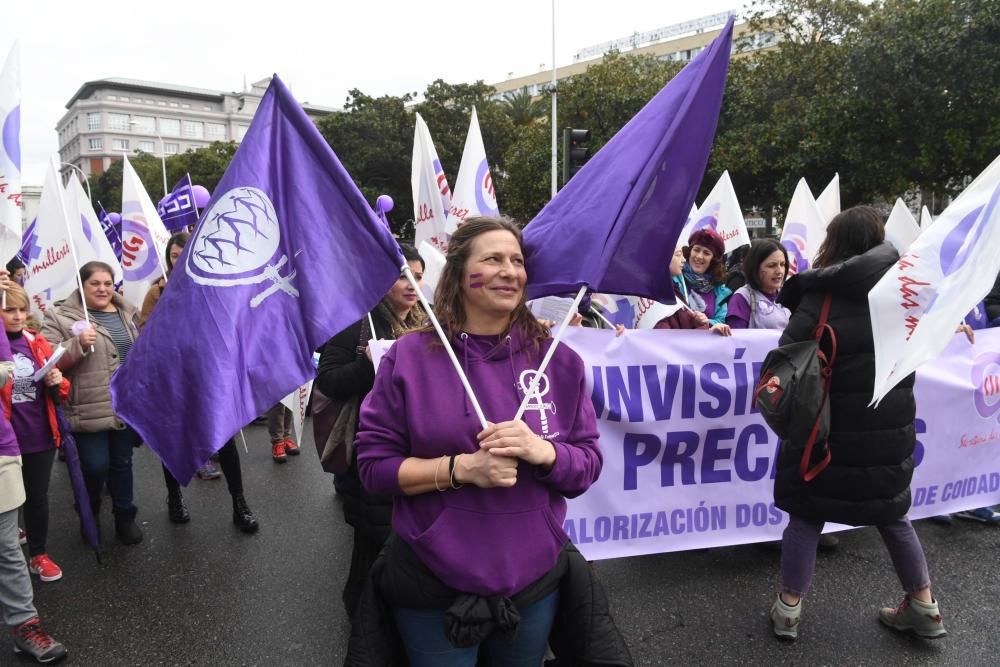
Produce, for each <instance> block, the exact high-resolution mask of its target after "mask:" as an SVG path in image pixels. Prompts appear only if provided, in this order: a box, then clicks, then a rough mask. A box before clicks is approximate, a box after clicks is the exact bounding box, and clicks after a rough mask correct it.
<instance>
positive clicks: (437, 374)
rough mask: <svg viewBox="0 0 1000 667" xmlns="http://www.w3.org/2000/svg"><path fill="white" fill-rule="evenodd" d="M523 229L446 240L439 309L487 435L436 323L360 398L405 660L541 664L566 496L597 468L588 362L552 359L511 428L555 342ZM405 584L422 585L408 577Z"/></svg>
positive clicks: (362, 443)
mask: <svg viewBox="0 0 1000 667" xmlns="http://www.w3.org/2000/svg"><path fill="white" fill-rule="evenodd" d="M526 282H527V274H526V272H525V266H524V251H523V248H522V244H521V234H520V231H519V230H518V229H517V227H516V226H515V225H514V224H513V223H511V222H510V221H507V220H503V219H496V218H470V219H469V220H467V221H466V222H465V224H463V225H462V226H461V227H459V228H458V230H457V231H456V232H455V234H454V236H452V238H451V241H450V244H449V247H448V255H447V261H446V264H445V268H444V270H443V272H442V275H441V278H440V280H439V282H438V286H437V290H436V292H435V300H434V310H435V313H436V314H437V316H438V319H439V320H440V321H441V325H442V327H443V328H444V330H445V332H446V333H447V335H448V336H449V337H450V339H451V343H452V346H453V348H454V350H455V353H456V355H457V356H458V359H459V360H460V362H461V363H462V365H463V367H464V369H465V373H466V375H467V376H468V378H469V382H470V384H471V386H472V388H473V390H474V391H475V394H476V396H477V397H478V399H479V401H480V404H481V405H482V409H483V412H484V413H485V415H486V419H487V420H488V422H489V426H488V427H487V428H485V429H483V428H482V427H481V425H480V423H479V420H478V418H477V417H476V414H475V412H474V411H473V410H472V408H471V406H470V402H469V400H468V399H467V398H466V396H465V393H464V392H463V390H462V384H461V382H460V381H459V378H458V375H457V374H456V372H455V369H454V368H453V367H452V366H451V363H450V361H449V359H448V355H447V353H446V351H445V349H444V347H443V346H442V344H441V343H440V341H439V340H438V339H437V337H436V336H435V334H434V331H433V330H432V329H430V328H424V329H422V330H418V331H417V332H415V333H412V334H407V335H404V336H403V337H402V338H400V339H399V340H398V341H397V342H396V343H395V345H393V347H392V348H391V349H390V350H389V351H388V353H387V354H386V355H385V356H384V357H383V359H382V361H381V364H380V366H379V369H378V373H377V375H376V377H375V386H374V388H373V390H372V391H371V393H370V394H369V395H368V397H367V399H366V400H365V402H364V403H363V405H362V409H361V415H360V424H359V427H358V435H357V452H358V469H359V473H360V477H361V480H362V482H363V484H364V486H365V489H366V490H367V491H368V492H369V493H374V494H386V495H392V496H394V498H395V500H394V506H393V520H392V524H393V530H394V533H395V535H394V537H393V538H390V541H389V544H388V545H387V546H386V549H385V551H384V553H383V559H384V572H383V574H382V577H381V580H380V581H381V585H380V589H381V591H382V593H383V595H384V597H385V599H386V601H387V602H388V604H389V605H390V606H391V607H392V610H393V615H394V618H395V621H396V628H397V629H398V631H399V635H400V638H401V639H402V642H403V644H404V645H405V648H406V653H407V656H408V658H409V661H410V664H412V665H415V666H420V665H436V666H442V665H472V664H475V662H476V659H477V655H478V656H479V657H480V658H483V659H485V660H486V661H487V662H488V664H492V665H514V664H516V665H521V664H535V665H537V664H541V661H542V658H543V656H544V654H545V645H546V641H547V640H548V637H549V631H550V629H551V627H552V624H553V619H554V617H555V613H556V608H557V606H558V602H559V595H560V593H559V578H558V576H557V575H556V574H554V573H556V571H557V565H558V564H559V563H561V562H562V560H564V559H562V558H561V557H562V556H563V552H564V547H566V545H567V543H568V538H567V537H566V533H564V532H563V529H562V526H563V520H564V519H565V516H566V497H574V496H577V495H579V494H581V493H583V492H584V491H586V490H587V488H589V487H590V485H591V484H592V483H593V482H594V481H595V480H596V479H597V477H598V475H599V474H600V472H601V465H602V459H601V452H600V449H599V447H598V432H597V422H596V417H595V414H594V408H593V406H592V405H591V402H590V397H589V395H588V393H587V388H586V385H585V378H584V366H583V362H582V360H581V359H580V357H579V356H578V355H577V354H576V353H575V352H574V351H573V350H571V349H570V348H569V347H567V346H566V345H560V346H559V347H558V348H556V350H555V354H554V355H553V357H552V361H551V362H550V364H549V366H548V368H547V369H546V371H545V373H544V374H543V375H542V377H541V378H540V379H539V383H538V386H537V390H536V391H535V392H534V393H533V395H532V400H531V402H530V403H529V409H528V410H527V411H526V413H525V417H524V419H523V420H516V421H515V420H512V417H513V416H514V414H515V413H516V412H517V409H518V405H519V404H520V403H521V399H522V398H523V397H524V395H525V391H526V390H527V389H528V388H529V387H530V384H531V380H532V377H533V375H534V372H535V371H534V369H536V368H538V366H539V364H540V362H541V359H542V356H543V354H544V353H545V351H546V349H547V348H548V346H549V345H550V344H551V341H550V334H549V330H548V329H547V328H545V327H544V326H542V325H541V324H540V323H539V322H538V321H537V320H536V319H535V318H534V317H533V316H532V314H531V312H530V311H529V310H528V308H527V306H526V304H525V298H524V287H525V283H526ZM414 582H418V583H417V584H415V583H414Z"/></svg>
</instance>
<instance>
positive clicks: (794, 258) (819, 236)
mask: <svg viewBox="0 0 1000 667" xmlns="http://www.w3.org/2000/svg"><path fill="white" fill-rule="evenodd" d="M825 238H826V222H825V221H824V219H823V214H822V212H820V210H819V206H817V205H816V200H815V199H813V196H812V192H811V191H810V190H809V185H808V184H807V183H806V179H804V178H802V179H799V183H798V185H796V186H795V192H794V194H792V202H791V203H790V204H789V205H788V213H787V214H786V215H785V224H784V226H783V227H782V228H781V245H783V246H785V249H786V250H788V275H789V276H791V275H794V274H796V273H801V272H802V271H805V270H806V269H808V268H810V267H811V266H812V263H813V259H814V258H815V257H816V253H817V252H818V251H819V247H820V245H821V244H822V243H823V240H824V239H825Z"/></svg>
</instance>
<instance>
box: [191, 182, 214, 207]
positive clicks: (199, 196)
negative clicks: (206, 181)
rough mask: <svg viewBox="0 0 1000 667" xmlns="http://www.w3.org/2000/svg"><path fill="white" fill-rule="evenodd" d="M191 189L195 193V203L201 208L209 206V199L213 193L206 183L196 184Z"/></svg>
mask: <svg viewBox="0 0 1000 667" xmlns="http://www.w3.org/2000/svg"><path fill="white" fill-rule="evenodd" d="M191 191H192V192H193V193H194V205H195V206H197V207H198V208H199V209H203V208H205V207H206V206H208V202H209V200H211V199H212V193H211V192H209V191H208V188H206V187H205V186H204V185H194V186H191Z"/></svg>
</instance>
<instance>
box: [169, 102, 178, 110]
mask: <svg viewBox="0 0 1000 667" xmlns="http://www.w3.org/2000/svg"><path fill="white" fill-rule="evenodd" d="M170 106H171V107H173V108H174V109H176V108H177V107H178V106H180V105H179V104H177V102H171V103H170Z"/></svg>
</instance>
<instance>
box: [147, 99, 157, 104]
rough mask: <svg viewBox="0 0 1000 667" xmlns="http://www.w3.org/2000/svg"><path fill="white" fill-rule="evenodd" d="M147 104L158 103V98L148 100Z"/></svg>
mask: <svg viewBox="0 0 1000 667" xmlns="http://www.w3.org/2000/svg"><path fill="white" fill-rule="evenodd" d="M146 104H156V100H146Z"/></svg>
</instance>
